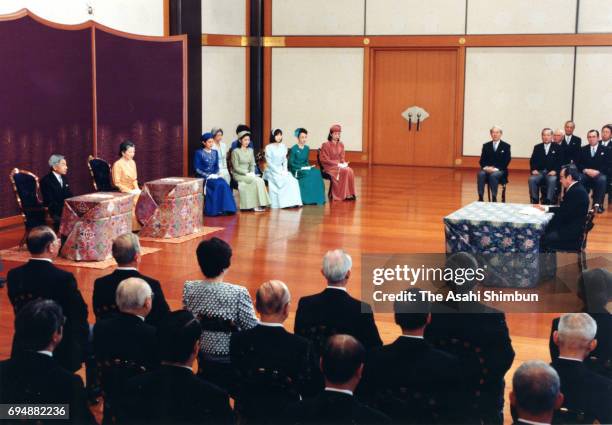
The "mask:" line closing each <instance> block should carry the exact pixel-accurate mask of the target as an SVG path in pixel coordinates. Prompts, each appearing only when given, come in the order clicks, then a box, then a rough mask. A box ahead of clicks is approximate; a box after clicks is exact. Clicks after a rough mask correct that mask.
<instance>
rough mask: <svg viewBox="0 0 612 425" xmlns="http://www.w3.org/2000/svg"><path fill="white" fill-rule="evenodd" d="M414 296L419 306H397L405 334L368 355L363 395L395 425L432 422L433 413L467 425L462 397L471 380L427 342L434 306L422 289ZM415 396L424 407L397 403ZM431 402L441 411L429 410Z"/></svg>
mask: <svg viewBox="0 0 612 425" xmlns="http://www.w3.org/2000/svg"><path fill="white" fill-rule="evenodd" d="M409 292H412V293H414V294H415V297H414V299H415V301H396V302H395V303H394V305H393V309H394V312H395V323H396V324H397V325H399V327H400V328H401V330H402V335H401V336H400V337H399V338H397V339H396V340H395V341H394V342H393V343H391V344H389V345H385V346H383V347H378V348H375V349H373V350H371V351H370V352H369V353H368V355H367V357H366V362H365V368H364V373H363V379H362V381H361V383H360V386H359V391H358V394H359V395H360V396H362V397H363V398H364V399H366V400H368V401H369V403H371V404H372V405H374V406H376V407H377V408H378V409H380V410H381V411H382V412H383V413H385V414H386V415H388V416H390V417H391V418H392V420H393V422H395V423H407V422H409V423H414V421H415V420H416V422H417V423H428V422H432V421H433V420H434V417H433V416H432V415H433V414H434V413H435V414H440V415H442V417H443V418H444V419H442V422H445V420H449V421H451V416H450V415H451V414H452V415H453V416H452V418H453V419H456V420H465V419H467V418H466V416H464V412H463V407H464V403H463V402H464V398H463V397H464V396H465V385H464V384H465V382H466V380H467V379H469V378H470V376H468V374H467V373H466V370H467V369H468V367H467V366H466V365H465V364H460V362H459V359H458V358H457V357H455V356H453V355H451V354H449V353H445V352H443V351H440V350H437V349H435V348H433V347H432V346H431V345H430V344H429V342H427V341H426V340H425V339H424V336H423V335H424V332H425V328H426V327H427V325H428V324H429V323H430V321H431V313H430V309H431V305H430V303H429V302H427V301H422V300H421V295H420V293H419V290H418V289H415V288H413V289H410V290H409ZM475 379H477V378H475ZM412 393H419V394H420V395H421V398H422V400H423V405H421V404H419V403H415V402H414V401H412V400H402V401H400V402H398V399H401V398H402V396H401V395H402V394H403V395H405V396H409V395H411V394H412ZM390 394H392V395H390ZM430 399H431V400H435V405H436V408H435V409H436V410H437V412H430V411H429V409H430V405H431V402H430ZM451 422H452V421H451ZM453 423H454V422H453Z"/></svg>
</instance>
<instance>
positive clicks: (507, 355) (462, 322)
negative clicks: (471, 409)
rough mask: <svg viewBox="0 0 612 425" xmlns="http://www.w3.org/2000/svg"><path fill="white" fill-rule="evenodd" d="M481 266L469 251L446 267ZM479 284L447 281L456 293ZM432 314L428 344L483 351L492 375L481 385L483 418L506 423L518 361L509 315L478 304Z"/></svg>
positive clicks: (435, 309)
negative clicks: (510, 374) (454, 342)
mask: <svg viewBox="0 0 612 425" xmlns="http://www.w3.org/2000/svg"><path fill="white" fill-rule="evenodd" d="M479 267H480V266H479V264H478V261H477V260H476V259H475V258H474V256H472V255H471V254H468V253H466V252H458V253H455V254H453V255H451V256H450V257H449V258H448V260H447V262H446V265H445V269H447V270H458V269H463V270H470V269H471V270H476V269H477V268H479ZM453 275H455V273H453ZM476 283H477V282H476V280H466V281H465V282H463V283H462V284H461V285H459V284H457V283H456V282H453V281H449V282H446V284H447V286H448V289H449V290H451V291H453V292H454V293H456V294H469V293H470V292H473V290H474V288H475V285H476ZM431 311H432V314H431V323H430V324H429V326H427V328H425V339H426V340H427V341H429V342H431V343H432V344H436V345H437V344H438V343H439V342H440V341H450V340H451V339H452V338H456V339H459V340H460V341H463V342H467V343H470V344H471V345H472V346H476V347H479V348H480V350H481V353H482V357H483V358H484V359H485V361H486V365H485V367H486V368H487V370H488V373H487V375H486V381H485V382H484V384H483V385H482V386H481V397H480V402H479V409H478V410H479V415H480V417H481V418H482V419H483V420H484V422H485V423H499V424H501V423H503V409H504V386H505V383H504V376H505V374H506V372H507V371H508V369H510V366H512V362H513V360H514V350H513V348H512V341H511V339H510V333H509V331H508V326H507V324H506V316H505V314H504V313H502V312H501V311H499V310H496V309H494V308H491V307H488V306H486V305H484V304H482V303H480V302H478V301H462V302H458V301H446V302H441V303H435V304H433V305H432V309H431ZM467 360H474V359H473V358H470V359H467ZM476 360H478V359H476Z"/></svg>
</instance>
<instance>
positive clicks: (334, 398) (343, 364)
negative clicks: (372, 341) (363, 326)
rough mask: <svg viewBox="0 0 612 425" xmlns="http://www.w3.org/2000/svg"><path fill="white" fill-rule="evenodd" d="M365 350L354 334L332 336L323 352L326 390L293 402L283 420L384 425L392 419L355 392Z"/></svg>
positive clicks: (322, 368)
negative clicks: (360, 398)
mask: <svg viewBox="0 0 612 425" xmlns="http://www.w3.org/2000/svg"><path fill="white" fill-rule="evenodd" d="M364 358H365V350H364V348H363V345H361V344H360V343H359V341H357V340H356V339H355V338H353V337H352V336H350V335H342V334H337V335H334V336H332V337H330V338H329V339H328V341H327V343H326V344H325V347H324V349H323V353H322V355H321V371H322V372H323V376H324V377H325V390H324V391H322V392H320V393H319V394H318V395H317V396H315V397H314V398H311V399H305V400H302V401H301V402H299V403H295V404H292V405H290V406H289V407H288V408H287V409H286V410H285V418H284V420H283V423H288V424H349V423H350V424H381V423H389V422H390V419H389V418H388V417H387V416H386V415H384V414H383V413H381V412H379V411H377V410H374V409H372V408H369V407H367V406H365V405H363V404H361V403H360V402H358V401H357V400H356V399H355V397H354V396H353V393H354V391H355V388H356V387H357V385H358V384H359V381H360V379H361V374H362V372H363V364H364Z"/></svg>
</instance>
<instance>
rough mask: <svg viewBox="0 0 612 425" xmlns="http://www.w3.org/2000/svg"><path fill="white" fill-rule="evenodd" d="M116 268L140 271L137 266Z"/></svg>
mask: <svg viewBox="0 0 612 425" xmlns="http://www.w3.org/2000/svg"><path fill="white" fill-rule="evenodd" d="M115 270H134V271H138V269H137V268H136V267H117V268H116V269H115Z"/></svg>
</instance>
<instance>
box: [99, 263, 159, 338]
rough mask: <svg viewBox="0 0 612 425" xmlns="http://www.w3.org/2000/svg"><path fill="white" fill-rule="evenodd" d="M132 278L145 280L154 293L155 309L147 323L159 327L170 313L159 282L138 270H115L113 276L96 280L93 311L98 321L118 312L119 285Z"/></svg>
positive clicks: (148, 317) (152, 310) (109, 275)
mask: <svg viewBox="0 0 612 425" xmlns="http://www.w3.org/2000/svg"><path fill="white" fill-rule="evenodd" d="M130 277H139V278H141V279H144V280H145V281H146V282H147V283H148V284H149V286H150V287H151V290H152V291H153V307H152V309H151V313H149V315H148V316H147V318H146V322H147V323H149V324H151V325H153V326H157V325H158V324H159V323H160V321H161V319H162V318H163V317H164V316H165V315H166V314H167V313H168V312H169V311H170V307H168V303H167V302H166V298H165V297H164V292H163V291H162V288H161V285H160V283H159V281H157V280H155V279H153V278H150V277H148V276H145V275H143V274H141V273H140V272H138V271H137V270H115V271H113V272H112V273H111V274H108V275H106V276H102V277H100V278H98V279H96V280H95V282H94V290H93V310H94V313H95V315H96V320H100V319H104V318H106V317H108V316H109V315H111V314H113V313H116V312H117V304H115V293H116V292H117V287H118V286H119V284H120V283H121V282H122V281H123V280H125V279H128V278H130Z"/></svg>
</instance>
